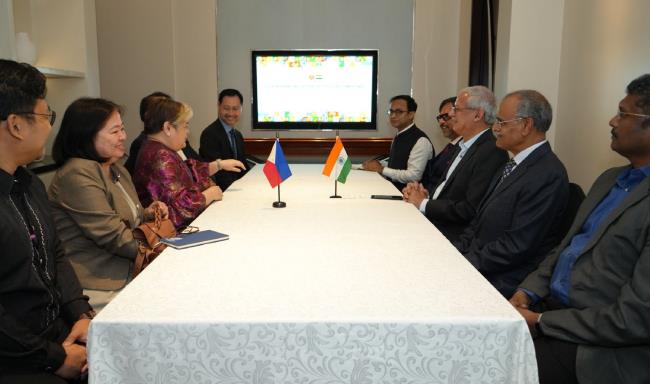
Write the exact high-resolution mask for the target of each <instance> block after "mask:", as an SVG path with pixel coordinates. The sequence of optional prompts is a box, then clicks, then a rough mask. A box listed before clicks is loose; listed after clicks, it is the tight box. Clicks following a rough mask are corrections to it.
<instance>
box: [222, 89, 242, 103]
mask: <svg viewBox="0 0 650 384" xmlns="http://www.w3.org/2000/svg"><path fill="white" fill-rule="evenodd" d="M226 96H230V97H232V96H237V97H239V103H241V104H242V105H243V104H244V96H242V95H241V93H240V92H239V91H238V90H236V89H232V88H227V89H224V90H223V91H221V92H219V104H221V102H222V101H223V98H224V97H226Z"/></svg>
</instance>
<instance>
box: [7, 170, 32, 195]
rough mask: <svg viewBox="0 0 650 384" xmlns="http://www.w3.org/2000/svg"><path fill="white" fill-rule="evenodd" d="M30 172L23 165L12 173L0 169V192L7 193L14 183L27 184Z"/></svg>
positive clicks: (30, 177) (30, 176) (30, 178)
mask: <svg viewBox="0 0 650 384" xmlns="http://www.w3.org/2000/svg"><path fill="white" fill-rule="evenodd" d="M31 180H32V174H31V173H29V171H28V170H27V169H25V167H18V168H16V172H14V174H13V175H10V174H8V173H7V172H5V171H4V170H3V169H0V193H2V194H6V195H9V193H11V190H12V189H13V188H14V186H15V185H16V184H20V185H29V183H30V182H31Z"/></svg>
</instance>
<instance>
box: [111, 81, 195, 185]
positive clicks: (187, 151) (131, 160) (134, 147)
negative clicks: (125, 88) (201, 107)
mask: <svg viewBox="0 0 650 384" xmlns="http://www.w3.org/2000/svg"><path fill="white" fill-rule="evenodd" d="M156 98H166V99H171V98H172V97H171V96H169V95H168V94H166V93H163V92H154V93H151V94H149V95H147V96H145V97H143V98H142V100H140V120H141V121H142V122H143V123H144V114H145V113H146V112H147V108H148V107H149V104H150V103H151V102H152V101H153V100H155V99H156ZM144 138H145V133H144V131H142V132H140V134H139V135H138V137H136V138H135V139H134V140H133V142H132V143H131V147H130V148H129V157H127V158H126V161H125V162H124V167H125V168H126V170H127V171H129V173H130V174H131V175H133V171H134V170H135V161H136V160H137V159H138V152H140V147H141V146H142V141H143V140H144ZM178 154H179V155H180V156H181V157H184V159H183V160H187V159H196V160H202V159H201V156H199V154H198V153H196V151H195V150H194V148H192V146H191V145H190V142H189V140H188V141H187V142H186V143H185V148H183V149H182V150H181V151H180V152H179V153H178Z"/></svg>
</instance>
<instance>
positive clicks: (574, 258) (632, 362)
mask: <svg viewBox="0 0 650 384" xmlns="http://www.w3.org/2000/svg"><path fill="white" fill-rule="evenodd" d="M609 125H610V126H611V127H612V130H611V137H612V141H611V148H612V149H613V150H614V151H616V152H618V153H619V154H620V155H622V156H624V157H625V158H627V159H628V160H629V161H630V164H629V165H628V166H624V167H617V168H612V169H609V170H607V171H605V173H603V174H602V175H601V176H600V177H599V178H598V179H597V180H596V182H595V183H594V185H593V187H592V188H591V190H590V191H589V193H588V195H587V197H586V199H585V200H584V202H583V203H582V205H581V206H580V209H579V210H578V213H577V215H576V218H575V220H574V222H573V225H572V226H571V229H569V233H568V234H567V235H566V236H565V238H564V239H563V240H562V242H561V243H560V245H559V247H557V248H556V249H555V250H554V251H552V252H550V253H549V255H548V257H546V259H545V260H544V261H543V262H542V263H541V264H540V266H539V268H537V270H535V271H534V272H533V273H531V274H530V275H529V276H528V277H527V278H526V279H525V280H524V281H523V283H522V284H521V285H520V287H519V290H518V291H517V292H516V293H515V294H514V295H513V296H512V298H511V299H510V302H511V303H512V305H513V306H515V308H517V310H519V312H520V313H521V314H522V316H523V317H524V318H525V319H526V322H527V323H528V325H529V326H530V327H531V329H533V330H534V331H535V330H537V331H538V332H539V335H538V336H539V337H537V338H536V339H535V340H534V341H535V352H536V356H537V364H538V370H539V377H540V383H541V384H545V383H576V382H578V383H595V384H598V383H650V368H648V362H649V361H650V219H649V218H650V178H649V177H648V175H650V74H647V75H643V76H641V77H639V78H637V79H636V80H634V81H632V82H631V83H630V84H629V85H628V86H627V96H625V98H623V100H621V101H620V103H619V105H618V113H617V114H616V115H615V116H614V117H613V118H612V119H611V120H610V122H609Z"/></svg>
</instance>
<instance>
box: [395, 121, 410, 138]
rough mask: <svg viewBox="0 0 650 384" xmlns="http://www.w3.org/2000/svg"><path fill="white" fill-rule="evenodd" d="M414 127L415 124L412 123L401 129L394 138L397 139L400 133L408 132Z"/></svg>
mask: <svg viewBox="0 0 650 384" xmlns="http://www.w3.org/2000/svg"><path fill="white" fill-rule="evenodd" d="M414 125H415V122H412V123H411V125H409V126H408V127H406V128H404V129H402V130H401V131H398V132H397V135H395V136H396V137H397V136H398V135H401V134H402V133H404V132H406V131H408V130H409V129H410V128H411V127H412V126H414Z"/></svg>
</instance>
